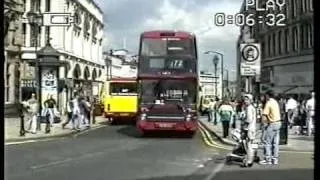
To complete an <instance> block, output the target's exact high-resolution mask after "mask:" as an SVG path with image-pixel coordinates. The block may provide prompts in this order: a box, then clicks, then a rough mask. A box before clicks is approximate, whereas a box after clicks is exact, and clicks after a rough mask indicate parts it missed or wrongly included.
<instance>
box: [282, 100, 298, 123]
mask: <svg viewBox="0 0 320 180" xmlns="http://www.w3.org/2000/svg"><path fill="white" fill-rule="evenodd" d="M285 109H286V113H287V117H288V121H289V126H290V128H291V127H292V126H293V124H294V119H295V117H296V115H297V112H298V102H297V101H296V100H295V99H294V98H293V97H292V96H291V97H290V98H289V99H288V101H287V103H286V108H285Z"/></svg>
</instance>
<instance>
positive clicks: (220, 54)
mask: <svg viewBox="0 0 320 180" xmlns="http://www.w3.org/2000/svg"><path fill="white" fill-rule="evenodd" d="M210 53H213V54H218V55H219V56H220V58H221V77H222V78H221V79H222V83H221V89H222V92H221V97H223V94H224V93H223V71H224V70H223V57H224V56H223V54H222V53H220V52H217V51H206V52H205V53H204V54H210ZM215 58H216V59H218V57H217V56H214V57H213V61H215V60H214V59H215ZM218 60H219V59H218ZM216 72H217V71H215V73H216ZM216 77H217V76H216ZM216 84H217V83H216Z"/></svg>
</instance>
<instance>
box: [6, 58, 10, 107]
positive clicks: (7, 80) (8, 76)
mask: <svg viewBox="0 0 320 180" xmlns="http://www.w3.org/2000/svg"><path fill="white" fill-rule="evenodd" d="M6 65H7V67H6V70H7V71H6V72H7V74H6V87H5V88H6V99H5V101H6V102H10V64H9V63H7V64H6Z"/></svg>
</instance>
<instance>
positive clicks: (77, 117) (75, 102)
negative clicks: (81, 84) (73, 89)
mask: <svg viewBox="0 0 320 180" xmlns="http://www.w3.org/2000/svg"><path fill="white" fill-rule="evenodd" d="M79 103H80V99H79V95H78V94H77V93H75V94H74V97H73V99H72V120H73V122H74V124H75V129H76V130H77V131H79V130H80V123H81V112H80V107H79Z"/></svg>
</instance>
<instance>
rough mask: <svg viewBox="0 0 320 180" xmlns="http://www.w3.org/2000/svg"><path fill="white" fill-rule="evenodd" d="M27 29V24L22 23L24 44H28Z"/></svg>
mask: <svg viewBox="0 0 320 180" xmlns="http://www.w3.org/2000/svg"><path fill="white" fill-rule="evenodd" d="M26 29H27V24H26V23H22V43H23V46H26Z"/></svg>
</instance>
